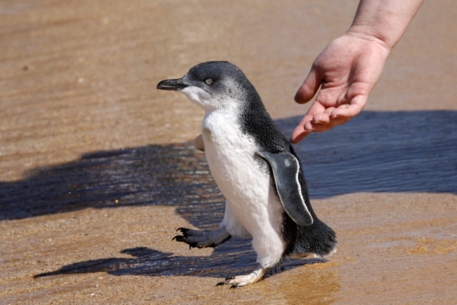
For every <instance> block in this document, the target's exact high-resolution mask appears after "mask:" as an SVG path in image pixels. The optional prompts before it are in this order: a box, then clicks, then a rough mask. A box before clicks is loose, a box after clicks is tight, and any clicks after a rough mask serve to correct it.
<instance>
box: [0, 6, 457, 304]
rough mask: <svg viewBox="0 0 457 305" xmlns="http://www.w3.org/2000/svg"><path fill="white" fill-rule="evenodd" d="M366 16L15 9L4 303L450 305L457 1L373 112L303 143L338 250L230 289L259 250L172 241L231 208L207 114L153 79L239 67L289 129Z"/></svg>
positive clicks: (390, 69)
mask: <svg viewBox="0 0 457 305" xmlns="http://www.w3.org/2000/svg"><path fill="white" fill-rule="evenodd" d="M356 6H357V1H344V3H343V1H341V3H338V5H336V4H335V3H334V2H332V1H282V2H280V3H279V2H278V3H270V2H269V3H265V2H263V1H250V2H248V3H245V2H242V1H239V2H237V1H236V2H233V1H232V2H230V3H228V2H223V1H220V2H217V3H215V2H214V1H212V2H210V1H173V2H169V1H130V2H129V3H128V4H127V3H126V2H121V1H97V2H90V3H89V2H87V3H81V2H80V1H64V2H62V3H60V2H52V1H23V2H20V3H18V2H17V1H2V3H0V71H2V73H1V75H0V118H1V120H0V252H1V255H0V264H1V271H0V273H1V276H0V304H113V303H114V304H124V303H125V304H151V303H152V304H208V303H213V304H230V303H233V302H240V303H244V304H251V303H255V302H261V303H263V304H303V303H307V304H455V303H456V300H457V273H456V271H455V270H456V268H457V224H456V219H457V207H456V206H457V196H456V195H457V154H456V151H457V100H456V97H455V96H457V87H456V86H455V80H457V52H456V50H457V34H456V32H455V30H454V29H455V28H456V26H457V24H456V20H457V10H456V9H455V3H454V1H451V0H447V1H441V0H440V1H433V2H432V1H428V2H426V3H425V4H424V6H423V7H422V8H421V10H420V11H419V13H418V15H417V17H416V18H415V19H414V21H413V23H412V24H411V26H410V28H409V29H408V31H407V33H406V34H405V36H404V38H403V39H402V40H401V41H400V43H399V44H398V45H397V46H396V48H395V50H394V51H393V52H392V54H391V57H390V58H389V60H388V62H387V64H386V67H385V71H384V74H383V76H382V78H381V80H380V82H379V83H378V85H377V87H376V88H375V89H374V91H373V93H372V95H371V96H370V100H369V104H368V106H367V107H366V109H365V111H364V112H363V113H362V114H361V115H360V116H359V117H357V118H355V119H353V120H352V121H350V122H349V123H347V124H345V125H344V126H342V127H340V128H337V129H335V130H333V131H331V132H327V133H325V134H313V135H311V136H309V137H308V138H307V139H306V140H305V141H303V142H302V143H300V144H298V145H296V150H297V152H298V154H299V156H300V158H301V161H302V163H303V165H304V168H305V172H306V177H307V181H308V185H309V189H310V194H311V198H312V203H313V206H314V207H315V210H316V212H317V214H318V215H319V216H320V218H321V219H322V220H324V221H325V222H326V223H328V224H329V225H330V226H331V227H332V228H333V229H334V230H335V231H336V232H337V236H338V242H339V247H338V252H337V253H336V254H334V255H333V256H331V257H329V258H326V259H316V258H308V259H300V260H291V261H288V262H286V264H285V270H284V271H283V272H279V273H277V274H270V275H268V276H267V278H266V279H264V280H263V281H261V282H259V283H257V284H255V285H252V286H249V287H244V288H240V289H228V287H215V284H216V283H217V282H219V281H220V280H221V279H223V278H224V277H226V276H230V275H234V274H238V273H243V272H247V271H249V270H252V268H253V267H254V266H255V253H254V252H253V251H252V250H251V248H250V245H249V241H243V240H230V241H229V242H227V243H226V244H224V245H222V246H220V247H218V248H216V249H215V250H214V251H213V250H211V249H203V250H198V249H193V250H189V249H188V248H187V247H186V246H185V245H184V244H179V243H176V242H172V241H171V238H172V237H173V236H174V235H175V230H176V229H177V228H178V227H194V228H212V227H215V226H217V223H218V222H219V221H220V220H221V217H222V214H223V204H224V199H223V197H222V196H221V194H220V193H219V191H218V189H217V186H215V184H214V182H213V181H212V178H211V175H210V174H209V172H208V168H207V165H206V162H205V160H204V156H203V155H202V154H201V153H198V152H196V151H195V150H194V148H193V144H192V140H193V138H194V137H195V136H196V135H197V134H198V133H199V124H200V122H201V119H202V115H203V112H202V111H201V110H200V109H199V108H197V107H196V106H194V105H192V104H191V103H190V102H189V101H187V100H186V99H185V97H184V96H182V95H179V94H173V93H170V92H159V91H157V90H156V89H155V86H156V84H157V82H158V81H160V80H162V79H165V78H170V77H180V76H182V75H183V74H184V73H186V72H187V70H188V69H189V68H190V67H192V66H193V65H195V64H196V63H199V62H203V61H208V60H217V59H223V60H229V61H231V62H233V63H235V64H237V65H238V66H239V67H241V68H242V69H243V70H244V72H245V73H246V74H247V76H248V77H249V78H250V79H251V81H252V82H253V83H254V85H255V86H256V88H257V90H258V91H259V93H260V95H261V96H262V98H263V100H264V103H265V104H266V107H267V109H268V110H269V112H270V113H271V114H272V116H273V118H274V119H275V121H276V122H277V124H278V125H279V126H280V128H281V129H282V130H283V132H284V133H285V134H286V135H290V133H291V131H292V129H293V127H294V126H295V124H296V123H297V122H298V121H299V120H300V114H303V113H304V112H305V110H306V107H307V106H302V105H296V104H294V102H293V100H292V98H293V96H294V94H295V91H296V89H297V88H298V86H299V85H300V83H301V82H302V81H303V79H304V77H305V76H306V73H307V72H308V70H309V67H310V65H311V63H312V61H313V60H314V58H315V57H316V56H317V54H318V53H319V52H320V51H321V50H322V49H323V48H324V47H325V45H326V44H327V43H328V42H329V41H330V40H331V39H333V38H335V37H337V36H338V35H340V34H342V33H343V32H344V31H345V30H346V28H347V27H348V26H349V24H350V22H351V20H352V17H353V14H354V12H355V9H356ZM38 274H45V275H47V276H42V277H38V278H34V276H35V275H38Z"/></svg>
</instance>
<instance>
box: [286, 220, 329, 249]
mask: <svg viewBox="0 0 457 305" xmlns="http://www.w3.org/2000/svg"><path fill="white" fill-rule="evenodd" d="M336 246H337V242H336V234H335V232H334V231H333V230H332V229H331V228H330V227H329V226H327V225H326V224H325V223H324V222H322V221H320V220H319V219H318V218H316V217H315V218H314V222H313V224H312V225H310V226H303V227H302V226H297V237H296V240H295V245H294V251H293V252H294V253H297V254H298V253H300V254H309V253H313V254H315V255H317V256H320V257H324V256H328V255H332V254H333V253H335V252H336Z"/></svg>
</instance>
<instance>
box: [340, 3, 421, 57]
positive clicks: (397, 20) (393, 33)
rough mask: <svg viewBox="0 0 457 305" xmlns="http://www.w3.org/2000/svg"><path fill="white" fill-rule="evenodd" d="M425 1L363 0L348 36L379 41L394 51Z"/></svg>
mask: <svg viewBox="0 0 457 305" xmlns="http://www.w3.org/2000/svg"><path fill="white" fill-rule="evenodd" d="M423 2H424V0H361V1H360V3H359V7H358V9H357V13H356V15H355V18H354V22H353V23H352V25H351V27H350V28H349V30H348V32H347V34H348V35H353V36H357V37H360V38H363V39H370V40H378V41H379V42H380V43H382V44H385V46H386V48H388V49H389V50H390V49H392V48H393V47H394V46H395V45H396V44H397V42H398V41H399V40H400V38H401V36H402V35H403V33H404V32H405V31H406V28H407V27H408V25H409V23H410V22H411V20H412V19H413V17H414V15H415V14H416V12H417V11H418V10H419V8H420V6H421V5H422V3H423Z"/></svg>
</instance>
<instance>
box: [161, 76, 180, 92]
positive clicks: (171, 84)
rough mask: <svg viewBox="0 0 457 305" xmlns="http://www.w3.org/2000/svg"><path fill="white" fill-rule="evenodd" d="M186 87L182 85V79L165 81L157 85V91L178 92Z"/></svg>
mask: <svg viewBox="0 0 457 305" xmlns="http://www.w3.org/2000/svg"><path fill="white" fill-rule="evenodd" d="M187 86H188V85H186V84H184V82H183V81H182V78H178V79H166V80H163V81H161V82H160V83H158V84H157V89H160V90H173V91H179V90H182V89H184V88H186V87H187Z"/></svg>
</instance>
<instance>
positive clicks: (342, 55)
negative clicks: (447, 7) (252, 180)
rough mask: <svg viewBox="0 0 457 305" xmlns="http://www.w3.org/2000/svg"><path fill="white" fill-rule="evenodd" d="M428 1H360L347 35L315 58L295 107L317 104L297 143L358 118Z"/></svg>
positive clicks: (303, 122)
mask: <svg viewBox="0 0 457 305" xmlns="http://www.w3.org/2000/svg"><path fill="white" fill-rule="evenodd" d="M423 1H424V0H402V1H398V0H361V1H360V3H359V7H358V9H357V12H356V15H355V18H354V21H353V23H352V25H351V27H350V28H349V30H348V31H347V32H346V33H345V34H344V35H343V36H341V37H339V38H337V39H335V40H333V41H332V42H331V43H330V44H329V45H328V46H327V47H326V48H325V49H324V50H323V51H322V52H321V53H320V54H319V56H318V57H317V58H316V60H315V61H314V63H313V66H312V68H311V71H310V72H309V75H308V77H307V78H306V79H305V81H304V83H303V84H302V85H301V86H300V88H299V89H298V91H297V93H296V95H295V101H296V102H297V103H300V104H303V103H307V102H309V101H310V100H311V99H312V98H313V96H314V95H315V94H316V93H317V91H318V90H319V88H320V91H319V93H318V94H317V96H316V100H315V101H314V102H313V104H312V105H311V107H310V108H309V110H308V113H307V114H306V115H305V116H304V117H303V119H302V120H301V122H300V123H299V124H298V126H297V127H296V128H295V130H294V132H293V133H292V137H291V140H292V142H293V143H297V142H299V141H301V140H302V139H304V138H305V137H306V136H307V135H308V134H309V132H311V131H317V132H321V131H327V130H329V129H332V128H333V127H335V126H337V125H341V124H343V123H345V122H346V121H348V120H349V119H351V118H352V117H354V116H356V115H358V114H359V113H360V111H361V110H362V108H363V107H364V106H365V104H366V102H367V98H368V95H369V93H370V91H371V90H372V89H373V87H374V86H375V84H376V82H377V81H378V80H379V78H380V76H381V73H382V70H383V67H384V63H385V61H386V59H387V56H388V55H389V53H390V51H391V50H392V48H393V47H394V46H395V45H396V44H397V42H398V41H399V40H400V38H401V36H402V35H403V33H404V32H405V31H406V28H407V27H408V25H409V23H410V22H411V20H412V19H413V17H414V15H415V14H416V12H417V11H418V9H419V8H420V6H421V5H422V3H423Z"/></svg>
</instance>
